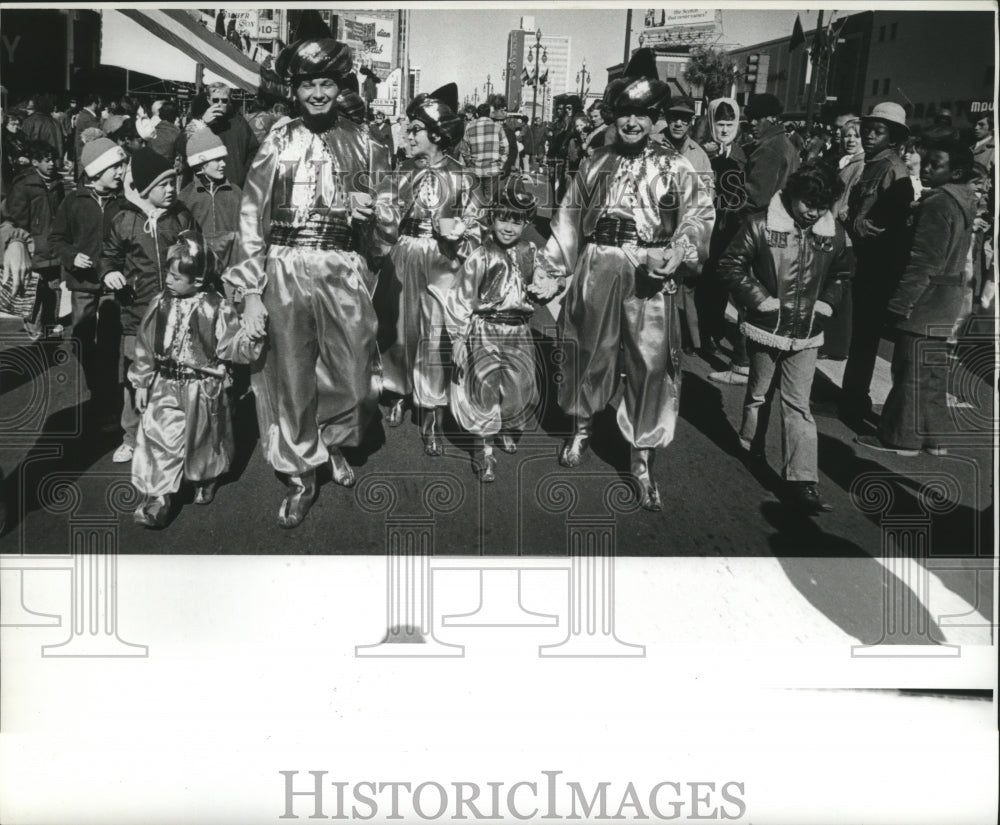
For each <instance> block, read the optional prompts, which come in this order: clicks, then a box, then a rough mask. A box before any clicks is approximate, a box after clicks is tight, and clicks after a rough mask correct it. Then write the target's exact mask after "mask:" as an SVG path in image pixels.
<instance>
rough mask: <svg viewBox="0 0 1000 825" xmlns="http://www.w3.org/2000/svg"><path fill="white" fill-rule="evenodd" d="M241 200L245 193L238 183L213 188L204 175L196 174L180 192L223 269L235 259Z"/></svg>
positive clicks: (182, 200) (225, 183) (227, 182)
mask: <svg viewBox="0 0 1000 825" xmlns="http://www.w3.org/2000/svg"><path fill="white" fill-rule="evenodd" d="M242 197H243V191H242V190H241V189H240V187H238V186H237V185H236V184H235V183H230V182H229V181H223V182H222V183H220V184H218V185H217V186H211V185H209V184H207V183H206V182H205V180H204V178H203V177H202V176H201V175H196V176H195V179H194V180H193V181H191V183H189V184H188V185H187V186H185V187H184V188H183V189H182V190H181V194H180V199H181V202H182V203H183V204H184V205H185V206H186V207H187V208H188V210H189V211H190V212H191V215H192V217H193V218H194V219H195V222H196V223H197V224H198V226H200V227H201V233H202V234H203V235H204V236H205V240H206V241H207V243H208V245H209V246H210V247H211V249H212V251H213V252H214V253H215V255H216V257H217V258H218V259H219V266H220V268H225V267H227V266H229V263H230V258H231V257H232V251H233V240H234V239H235V237H236V230H237V229H238V228H239V222H240V200H241V198H242ZM220 271H221V270H220Z"/></svg>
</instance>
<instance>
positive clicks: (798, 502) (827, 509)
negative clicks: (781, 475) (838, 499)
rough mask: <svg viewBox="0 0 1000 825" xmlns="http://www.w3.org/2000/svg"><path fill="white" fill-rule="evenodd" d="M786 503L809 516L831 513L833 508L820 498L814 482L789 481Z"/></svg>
mask: <svg viewBox="0 0 1000 825" xmlns="http://www.w3.org/2000/svg"><path fill="white" fill-rule="evenodd" d="M788 503H789V504H790V505H792V506H793V507H794V508H795V509H797V510H800V511H801V512H802V513H805V514H807V515H810V516H814V515H817V514H818V513H832V512H833V508H832V507H831V506H830V505H829V504H827V503H826V502H825V501H823V499H822V498H821V497H820V494H819V488H818V487H817V486H816V482H815V481H789V482H788Z"/></svg>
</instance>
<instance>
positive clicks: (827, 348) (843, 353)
mask: <svg viewBox="0 0 1000 825" xmlns="http://www.w3.org/2000/svg"><path fill="white" fill-rule="evenodd" d="M853 308H854V306H853V303H852V301H851V288H850V284H847V285H845V286H844V296H843V298H842V300H841V302H840V308H839V309H838V310H837V314H836V315H834V316H833V317H832V318H830V319H829V320H828V321H827V322H826V324H825V325H824V327H823V346H822V347H820V350H819V352H820V355H822V356H824V357H826V358H833V359H834V360H837V361H843V360H844V359H845V358H847V356H848V353H849V351H850V346H851V327H852V320H853V318H854V312H853Z"/></svg>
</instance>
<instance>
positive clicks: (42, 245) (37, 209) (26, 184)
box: [4, 167, 65, 269]
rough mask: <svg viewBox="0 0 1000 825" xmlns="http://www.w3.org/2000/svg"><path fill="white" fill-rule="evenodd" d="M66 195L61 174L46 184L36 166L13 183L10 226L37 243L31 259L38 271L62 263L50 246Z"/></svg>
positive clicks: (7, 205)
mask: <svg viewBox="0 0 1000 825" xmlns="http://www.w3.org/2000/svg"><path fill="white" fill-rule="evenodd" d="M64 194H65V189H63V182H62V180H60V178H59V177H58V175H56V176H55V177H53V178H52V180H51V181H49V182H46V181H44V180H43V179H42V176H41V175H39V174H38V171H37V170H36V169H35V168H34V167H28V169H27V170H26V171H25V172H24V173H23V174H21V175H20V177H18V178H17V180H15V181H14V185H13V186H11V188H10V193H9V194H8V195H7V202H6V205H5V207H4V208H5V209H6V214H7V216H8V217H9V218H10V220H11V223H13V224H14V226H17V227H19V228H20V229H25V230H27V231H28V232H30V233H31V237H32V239H34V241H35V251H34V253H33V254H32V256H31V265H32V266H33V267H34V268H35V269H44V268H46V267H50V266H57V265H58V264H59V259H58V258H56V256H55V253H53V252H52V250H51V249H50V247H49V232H50V231H51V230H52V221H53V219H54V218H55V214H56V210H57V209H58V208H59V204H60V203H61V202H62V199H63V196H64Z"/></svg>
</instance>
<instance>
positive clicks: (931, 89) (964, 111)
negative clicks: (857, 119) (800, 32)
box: [729, 10, 996, 126]
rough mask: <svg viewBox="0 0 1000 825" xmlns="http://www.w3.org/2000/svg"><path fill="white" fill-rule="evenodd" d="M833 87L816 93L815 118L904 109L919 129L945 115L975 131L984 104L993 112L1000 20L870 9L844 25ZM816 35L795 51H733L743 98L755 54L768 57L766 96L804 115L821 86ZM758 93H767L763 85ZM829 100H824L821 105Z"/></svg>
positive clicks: (770, 47) (768, 46)
mask: <svg viewBox="0 0 1000 825" xmlns="http://www.w3.org/2000/svg"><path fill="white" fill-rule="evenodd" d="M831 31H832V32H833V33H834V38H833V41H834V42H833V43H832V47H833V49H832V54H831V56H830V60H829V68H828V71H827V73H826V81H825V89H824V90H823V91H822V92H819V91H818V90H817V92H814V94H816V100H814V112H815V113H817V114H819V113H820V112H821V111H822V110H823V108H824V106H825V107H826V108H827V110H828V111H829V110H831V109H855V110H857V111H858V113H860V114H866V113H867V112H870V111H871V109H872V107H873V106H875V105H876V104H877V103H882V102H884V101H893V102H895V103H900V104H901V105H902V106H903V107H904V108H905V109H906V112H907V117H908V118H909V119H910V120H911V122H912V123H913V124H914V125H917V126H925V125H929V124H930V123H931V122H932V121H933V118H934V116H935V114H936V113H937V112H939V111H940V110H941V109H948V110H949V111H951V113H952V116H953V118H954V122H955V125H956V126H968V125H971V123H972V122H974V120H975V113H976V112H977V111H979V110H981V109H982V108H983V106H984V104H987V105H989V106H990V107H992V101H993V93H994V86H995V83H996V66H995V61H994V39H995V36H996V18H995V16H994V14H993V13H991V12H978V11H926V12H925V11H895V10H885V11H867V12H861V13H859V14H853V15H850V16H849V17H847V18H845V19H843V20H839V19H838V20H837V21H835V23H834V26H833V27H832V29H831ZM814 36H815V31H814V30H812V31H807V32H806V42H805V44H804V45H801V46H799V47H798V48H796V49H795V50H794V51H793V50H790V48H789V45H790V42H789V41H790V39H791V33H789V35H788V36H787V37H781V38H777V39H775V40H768V41H765V42H763V43H757V44H754V45H752V46H743V47H740V48H738V49H733V50H731V51H730V52H729V54H730V56H731V57H732V58H733V59H734V60H735V61H736V63H737V65H738V66H739V67H740V75H741V77H740V81H739V83H738V85H737V90H738V92H737V97H738V99H741V100H743V99H745V98H746V96H747V94H748V93H749V92H750V91H752V90H750V89H749V88H748V86H747V84H746V82H745V80H744V79H743V69H744V67H745V66H746V62H747V58H748V57H749V56H750V55H754V54H756V55H759V56H760V60H761V63H763V62H764V58H765V57H766V58H767V63H768V66H767V70H766V74H767V76H766V81H765V88H766V91H768V92H770V93H771V94H774V95H776V96H777V97H778V98H779V99H780V100H781V101H782V103H783V104H784V106H785V111H786V112H788V113H793V114H795V113H799V114H804V112H805V110H806V106H807V103H808V98H809V86H810V82H811V81H813V77H812V67H810V66H809V52H810V48H811V45H812V42H813V38H814ZM821 85H822V84H821ZM757 90H760V88H759V87H758V89H757ZM820 97H822V99H820Z"/></svg>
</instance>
